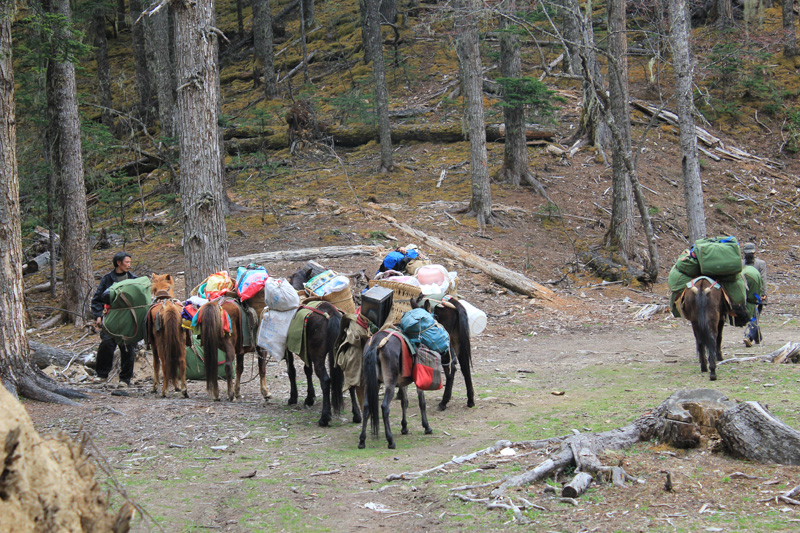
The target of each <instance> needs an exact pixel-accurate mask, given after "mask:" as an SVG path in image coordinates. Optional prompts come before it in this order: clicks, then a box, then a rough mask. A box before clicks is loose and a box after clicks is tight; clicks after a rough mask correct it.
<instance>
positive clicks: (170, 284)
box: [150, 273, 175, 298]
mask: <svg viewBox="0 0 800 533" xmlns="http://www.w3.org/2000/svg"><path fill="white" fill-rule="evenodd" d="M151 282H152V283H151V285H150V292H151V293H152V295H153V296H156V297H159V296H160V297H169V298H175V279H174V278H173V277H172V275H170V274H156V273H153V275H152V276H151Z"/></svg>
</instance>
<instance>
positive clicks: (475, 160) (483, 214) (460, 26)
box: [454, 0, 493, 229]
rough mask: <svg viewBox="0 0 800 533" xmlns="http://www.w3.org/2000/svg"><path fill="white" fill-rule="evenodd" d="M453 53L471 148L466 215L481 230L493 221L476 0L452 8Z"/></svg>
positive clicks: (461, 2) (460, 3)
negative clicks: (472, 217)
mask: <svg viewBox="0 0 800 533" xmlns="http://www.w3.org/2000/svg"><path fill="white" fill-rule="evenodd" d="M454 6H455V11H456V13H455V29H456V50H457V52H458V65H459V71H460V73H461V87H462V88H463V92H464V120H465V122H466V125H467V133H468V135H469V145H470V173H471V174H472V199H471V200H470V204H469V208H468V211H469V212H470V213H471V214H473V215H475V217H476V218H477V219H478V227H479V228H481V229H482V228H484V227H485V226H486V224H491V223H492V222H493V220H492V191H491V189H490V188H489V163H488V158H487V154H486V130H485V128H484V118H483V84H482V78H483V68H482V66H481V56H480V50H479V48H478V25H477V10H478V2H477V0H458V1H457V2H456V3H455V4H454Z"/></svg>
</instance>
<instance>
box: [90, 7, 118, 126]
mask: <svg viewBox="0 0 800 533" xmlns="http://www.w3.org/2000/svg"><path fill="white" fill-rule="evenodd" d="M92 32H93V33H94V46H95V58H96V59H97V101H98V102H99V103H100V122H101V123H102V124H103V125H104V126H105V127H107V128H108V129H109V131H111V132H112V133H113V132H114V116H113V115H112V114H111V110H112V107H113V103H112V99H111V67H110V65H109V62H108V40H107V39H106V13H105V11H104V10H102V9H98V10H97V12H96V13H94V15H93V16H92Z"/></svg>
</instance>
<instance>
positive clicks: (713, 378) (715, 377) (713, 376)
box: [708, 373, 717, 381]
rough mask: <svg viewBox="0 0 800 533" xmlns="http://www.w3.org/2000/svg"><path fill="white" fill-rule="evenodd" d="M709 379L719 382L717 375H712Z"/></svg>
mask: <svg viewBox="0 0 800 533" xmlns="http://www.w3.org/2000/svg"><path fill="white" fill-rule="evenodd" d="M708 379H709V380H711V381H717V375H716V374H714V373H712V374H711V375H709V376H708Z"/></svg>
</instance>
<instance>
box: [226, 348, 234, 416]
mask: <svg viewBox="0 0 800 533" xmlns="http://www.w3.org/2000/svg"><path fill="white" fill-rule="evenodd" d="M235 358H236V353H235V350H234V347H233V341H232V340H231V338H230V337H228V338H227V340H226V341H225V366H226V368H225V377H226V379H225V381H226V382H227V383H228V401H229V402H232V401H233V399H234V395H233V361H234V359H235Z"/></svg>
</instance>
